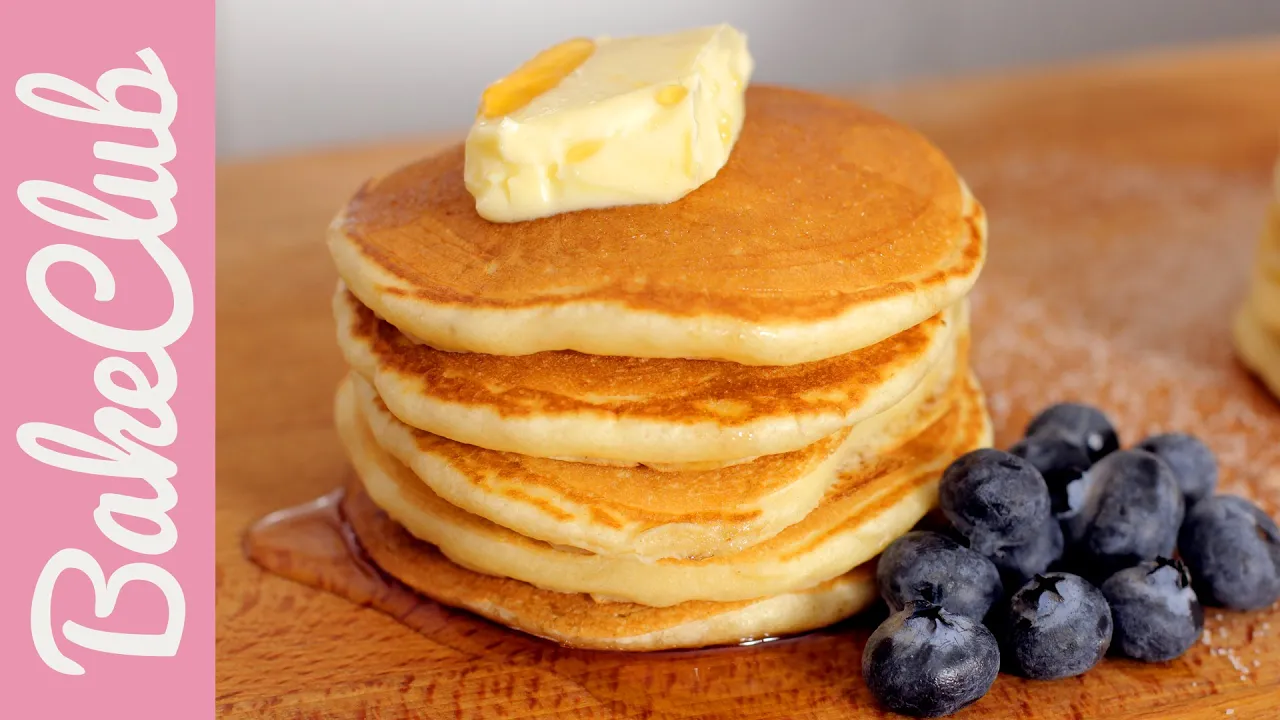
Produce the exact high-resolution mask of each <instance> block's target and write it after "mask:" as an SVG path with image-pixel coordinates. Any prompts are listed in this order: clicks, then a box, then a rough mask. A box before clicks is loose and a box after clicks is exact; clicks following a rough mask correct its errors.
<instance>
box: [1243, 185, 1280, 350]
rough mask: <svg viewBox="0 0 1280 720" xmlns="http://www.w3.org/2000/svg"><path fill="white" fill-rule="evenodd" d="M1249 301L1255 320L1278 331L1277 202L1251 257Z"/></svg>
mask: <svg viewBox="0 0 1280 720" xmlns="http://www.w3.org/2000/svg"><path fill="white" fill-rule="evenodd" d="M1278 192H1280V190H1278ZM1249 302H1250V304H1252V306H1253V309H1254V313H1255V314H1256V316H1257V319H1258V321H1259V322H1261V323H1262V324H1263V325H1265V326H1266V327H1268V328H1270V330H1271V332H1274V333H1280V203H1273V204H1272V205H1271V207H1270V208H1269V211H1268V213H1267V224H1266V227H1265V228H1264V229H1263V232H1262V241H1261V242H1260V243H1259V245H1258V252H1257V256H1256V259H1255V261H1254V269H1253V285H1252V288H1251V290H1250V297H1249Z"/></svg>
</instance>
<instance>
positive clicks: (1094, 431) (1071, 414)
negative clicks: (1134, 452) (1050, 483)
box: [1024, 403, 1120, 462]
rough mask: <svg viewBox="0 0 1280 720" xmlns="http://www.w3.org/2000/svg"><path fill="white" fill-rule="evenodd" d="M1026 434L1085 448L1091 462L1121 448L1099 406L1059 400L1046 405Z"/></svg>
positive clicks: (1111, 426) (1118, 438)
mask: <svg viewBox="0 0 1280 720" xmlns="http://www.w3.org/2000/svg"><path fill="white" fill-rule="evenodd" d="M1024 435H1026V437H1028V438H1030V437H1036V436H1039V437H1041V438H1046V439H1047V438H1058V439H1061V440H1065V441H1067V442H1068V443H1072V444H1075V445H1078V446H1080V447H1082V448H1084V449H1085V450H1086V451H1087V452H1088V453H1089V459H1090V461H1091V462H1097V461H1098V460H1100V459H1102V458H1103V457H1104V456H1106V455H1110V454H1111V453H1113V452H1115V451H1116V450H1118V449H1120V437H1119V435H1117V434H1116V429H1115V426H1114V425H1112V424H1111V421H1110V420H1108V419H1107V416H1106V415H1104V414H1103V413H1102V411H1101V410H1098V409H1097V408H1094V407H1090V406H1088V405H1081V404H1079V403H1058V404H1057V405H1051V406H1049V407H1048V408H1045V409H1044V410H1043V411H1042V412H1041V413H1040V414H1039V415H1037V416H1035V418H1033V419H1032V420H1031V422H1030V423H1029V424H1028V425H1027V431H1026V432H1025V433H1024Z"/></svg>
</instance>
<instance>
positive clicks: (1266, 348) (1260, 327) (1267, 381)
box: [1232, 303, 1280, 397]
mask: <svg viewBox="0 0 1280 720" xmlns="http://www.w3.org/2000/svg"><path fill="white" fill-rule="evenodd" d="M1232 334H1233V337H1234V339H1235V345H1236V354H1237V355H1239V356H1240V359H1241V361H1243V362H1244V364H1245V365H1246V366H1247V367H1248V368H1249V369H1250V370H1252V371H1253V372H1254V373H1255V374H1256V375H1257V376H1258V377H1259V379H1261V380H1262V382H1263V384H1264V385H1266V386H1267V387H1268V388H1270V389H1271V392H1272V393H1273V394H1275V395H1276V397H1280V334H1277V333H1275V332H1272V330H1271V328H1269V327H1268V326H1266V325H1264V324H1263V323H1262V321H1261V320H1260V319H1259V318H1258V313H1257V311H1256V310H1255V309H1254V307H1253V305H1252V304H1250V303H1246V304H1245V305H1244V306H1243V307H1241V308H1240V310H1239V311H1237V313H1236V318H1235V323H1234V324H1233V326H1232Z"/></svg>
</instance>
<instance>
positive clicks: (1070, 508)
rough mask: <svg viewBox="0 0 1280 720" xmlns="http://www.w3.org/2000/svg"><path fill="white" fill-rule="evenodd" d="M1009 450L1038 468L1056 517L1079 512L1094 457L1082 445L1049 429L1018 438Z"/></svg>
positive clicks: (1067, 516)
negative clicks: (1053, 434) (1045, 431)
mask: <svg viewBox="0 0 1280 720" xmlns="http://www.w3.org/2000/svg"><path fill="white" fill-rule="evenodd" d="M1009 452H1010V453H1012V454H1014V455H1017V456H1018V457H1020V458H1022V459H1024V460H1026V461H1027V462H1029V463H1031V464H1032V465H1033V466H1035V469H1036V470H1039V471H1040V475H1041V476H1042V477H1043V478H1044V482H1045V485H1047V486H1048V488H1049V505H1050V508H1051V509H1052V510H1053V514H1054V516H1055V517H1057V518H1063V519H1065V518H1069V517H1073V516H1075V515H1076V514H1077V513H1079V512H1080V506H1081V505H1082V504H1083V503H1084V497H1085V494H1086V491H1087V488H1088V480H1089V475H1088V470H1089V467H1090V466H1092V465H1093V460H1092V459H1091V458H1090V456H1089V452H1088V451H1087V450H1085V449H1084V446H1082V445H1077V444H1075V443H1073V442H1069V441H1067V440H1064V439H1062V438H1060V437H1056V436H1052V435H1050V434H1049V433H1044V434H1043V435H1036V436H1033V437H1029V438H1023V439H1022V440H1019V441H1018V443H1017V444H1015V445H1014V446H1013V447H1011V448H1009Z"/></svg>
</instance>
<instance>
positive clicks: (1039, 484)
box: [938, 448, 1051, 556]
mask: <svg viewBox="0 0 1280 720" xmlns="http://www.w3.org/2000/svg"><path fill="white" fill-rule="evenodd" d="M938 498H939V501H940V504H941V506H942V512H943V513H944V514H946V516H947V519H948V520H950V521H951V524H952V525H953V526H954V527H955V529H956V530H958V531H959V532H960V534H961V535H963V536H964V537H965V539H967V540H968V543H969V547H971V548H973V549H974V550H977V551H978V552H980V553H982V554H983V555H987V556H991V555H992V554H993V553H995V552H996V551H997V550H1000V549H1001V548H1006V547H1012V546H1014V545H1022V544H1023V543H1026V542H1029V541H1030V540H1031V539H1032V538H1034V537H1035V534H1036V533H1037V532H1039V531H1040V529H1041V528H1043V527H1044V523H1045V521H1046V520H1048V519H1049V518H1050V517H1051V515H1050V514H1049V489H1048V488H1047V487H1046V486H1045V484H1044V478H1042V477H1040V473H1039V472H1038V471H1037V470H1036V469H1035V468H1034V467H1032V465H1031V464H1030V463H1028V462H1027V461H1026V460H1023V459H1022V458H1020V457H1017V456H1016V455H1010V454H1009V453H1007V452H1002V451H1000V450H993V449H990V448H986V449H982V450H974V451H973V452H970V453H968V454H965V455H962V456H961V457H960V458H958V459H957V460H956V461H955V462H953V463H952V464H951V466H950V467H948V468H947V470H946V472H944V473H943V474H942V483H941V485H940V487H939V489H938Z"/></svg>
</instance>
